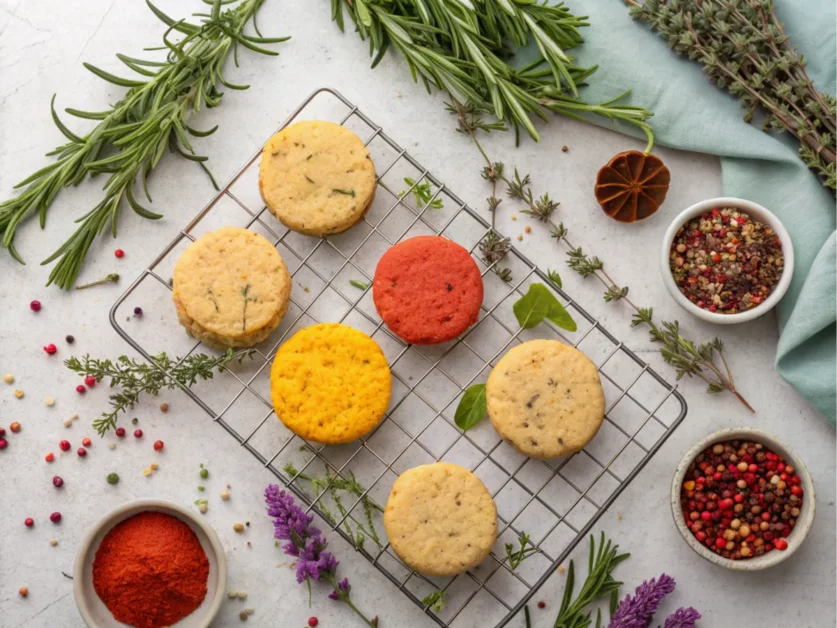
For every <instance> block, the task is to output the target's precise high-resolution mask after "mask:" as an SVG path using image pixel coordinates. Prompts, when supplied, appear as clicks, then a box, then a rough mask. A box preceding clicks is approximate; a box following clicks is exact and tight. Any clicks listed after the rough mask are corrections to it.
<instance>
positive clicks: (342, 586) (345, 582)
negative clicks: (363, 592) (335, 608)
mask: <svg viewBox="0 0 837 628" xmlns="http://www.w3.org/2000/svg"><path fill="white" fill-rule="evenodd" d="M337 588H338V589H339V590H340V591H342V592H343V593H344V594H346V595H348V594H349V591H351V590H352V585H350V584H349V579H348V578H343V579H342V580H341V581H340V582H338V583H337ZM328 597H330V598H331V599H332V600H339V599H340V593H338V592H337V591H332V592H331V593H329V594H328Z"/></svg>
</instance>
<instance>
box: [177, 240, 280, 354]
mask: <svg viewBox="0 0 837 628" xmlns="http://www.w3.org/2000/svg"><path fill="white" fill-rule="evenodd" d="M290 298H291V276H290V274H289V273H288V268H287V266H285V262H284V261H283V260H282V256H281V255H279V252H278V251H277V250H276V249H275V248H274V246H273V245H272V244H271V243H270V242H269V241H268V240H267V239H266V238H265V237H263V236H261V235H259V234H258V233H254V232H252V231H248V230H247V229H241V228H239V227H223V228H221V229H219V230H218V231H212V232H209V233H206V234H204V235H203V236H201V237H200V238H199V239H198V240H196V241H195V242H193V243H192V244H191V245H189V248H187V249H186V250H185V251H184V252H183V254H182V255H181V256H180V258H179V259H178V260H177V264H175V267H174V278H173V283H172V299H173V300H174V305H175V308H176V309H177V318H178V320H179V321H180V324H181V325H183V327H185V328H186V331H187V333H188V334H189V335H190V336H193V337H195V338H198V339H199V340H200V341H201V342H203V343H204V344H207V345H209V346H211V347H218V348H227V347H251V346H253V345H254V344H256V343H258V342H261V341H262V340H264V339H265V338H267V337H268V336H269V335H270V332H272V331H273V330H274V329H276V327H278V326H279V323H280V321H281V320H282V317H283V316H284V315H285V312H286V311H287V309H288V303H289V302H290Z"/></svg>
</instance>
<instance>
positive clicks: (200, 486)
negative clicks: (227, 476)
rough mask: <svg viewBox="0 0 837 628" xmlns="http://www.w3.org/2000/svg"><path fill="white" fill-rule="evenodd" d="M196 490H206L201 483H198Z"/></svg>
mask: <svg viewBox="0 0 837 628" xmlns="http://www.w3.org/2000/svg"><path fill="white" fill-rule="evenodd" d="M198 490H199V491H200V492H201V493H203V492H204V491H205V490H206V487H205V486H203V485H198Z"/></svg>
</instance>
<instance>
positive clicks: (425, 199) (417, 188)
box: [398, 177, 445, 209]
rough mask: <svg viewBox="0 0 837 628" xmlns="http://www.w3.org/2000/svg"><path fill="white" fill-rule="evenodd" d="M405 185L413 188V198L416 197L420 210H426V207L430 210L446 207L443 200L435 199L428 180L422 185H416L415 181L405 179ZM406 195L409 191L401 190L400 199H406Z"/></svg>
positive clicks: (408, 178)
mask: <svg viewBox="0 0 837 628" xmlns="http://www.w3.org/2000/svg"><path fill="white" fill-rule="evenodd" d="M404 183H406V184H407V185H408V186H410V188H412V192H413V197H415V199H416V203H417V204H418V208H419V209H424V208H425V207H426V206H427V207H430V209H442V208H443V207H444V206H445V203H444V201H442V199H441V198H433V188H431V187H430V181H428V180H427V179H426V178H425V179H424V180H423V181H422V182H421V183H416V180H415V179H413V178H411V177H404ZM406 195H407V190H401V192H400V193H399V194H398V198H404V197H405V196H406ZM431 199H433V200H431Z"/></svg>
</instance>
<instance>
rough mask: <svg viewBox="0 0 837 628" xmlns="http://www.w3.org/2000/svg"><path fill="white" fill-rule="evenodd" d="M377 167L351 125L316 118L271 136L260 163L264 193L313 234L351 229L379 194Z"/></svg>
mask: <svg viewBox="0 0 837 628" xmlns="http://www.w3.org/2000/svg"><path fill="white" fill-rule="evenodd" d="M375 187H376V181H375V165H374V164H373V163H372V159H371V157H370V156H369V150H368V149H367V148H366V146H364V145H363V142H362V141H361V140H360V138H359V137H358V136H357V135H355V134H354V133H352V132H351V131H350V130H349V129H347V128H345V127H343V126H340V125H339V124H334V123H333V122H322V121H319V120H311V121H305V122H297V123H296V124H292V125H291V126H289V127H286V128H284V129H282V130H281V131H279V132H278V133H276V134H275V135H274V136H273V137H271V138H270V139H269V140H268V141H267V143H266V144H265V146H264V150H263V151H262V160H261V163H260V164H259V191H260V192H261V195H262V199H264V202H265V205H267V208H268V209H269V210H270V212H271V213H272V214H273V215H274V216H276V218H278V219H279V220H280V221H281V222H282V224H283V225H285V226H286V227H288V228H289V229H291V230H292V231H297V232H299V233H304V234H306V235H311V236H318V237H319V236H327V235H330V234H334V233H340V232H341V231H345V230H346V229H348V228H349V227H351V226H352V225H354V224H355V223H356V222H358V221H359V220H361V219H362V218H363V216H364V214H365V213H366V211H367V210H368V209H369V207H370V206H371V205H372V200H373V199H374V197H375Z"/></svg>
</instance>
